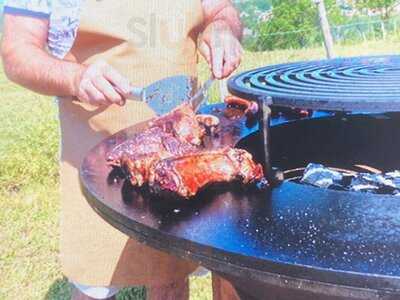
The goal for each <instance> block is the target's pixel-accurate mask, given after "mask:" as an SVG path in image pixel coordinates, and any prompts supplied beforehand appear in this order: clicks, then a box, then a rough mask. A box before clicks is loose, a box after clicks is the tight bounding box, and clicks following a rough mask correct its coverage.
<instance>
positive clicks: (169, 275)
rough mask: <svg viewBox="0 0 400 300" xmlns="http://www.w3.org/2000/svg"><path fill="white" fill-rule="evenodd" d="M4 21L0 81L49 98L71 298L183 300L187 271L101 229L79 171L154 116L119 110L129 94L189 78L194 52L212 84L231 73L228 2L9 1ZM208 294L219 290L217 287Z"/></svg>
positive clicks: (236, 47) (234, 50)
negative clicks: (98, 147)
mask: <svg viewBox="0 0 400 300" xmlns="http://www.w3.org/2000/svg"><path fill="white" fill-rule="evenodd" d="M4 13H5V17H4V32H3V40H2V45H1V54H2V58H3V65H4V69H5V72H6V74H7V76H8V77H9V78H10V79H11V80H13V81H14V82H16V83H18V84H20V85H22V86H24V87H26V88H28V89H31V90H33V91H36V92H38V93H41V94H45V95H54V96H58V106H59V117H60V127H61V138H62V140H61V162H60V170H61V172H60V174H61V255H60V257H61V263H62V268H63V272H64V274H65V275H66V276H67V277H68V278H69V280H70V281H71V282H73V284H74V286H75V290H74V294H73V299H106V298H110V297H113V295H115V293H116V292H117V291H118V289H119V288H121V287H127V286H137V285H145V286H147V289H148V292H147V294H148V297H149V298H150V299H163V300H164V299H174V300H175V299H177V300H178V299H187V297H188V282H187V277H188V275H189V274H190V273H191V272H192V271H193V270H194V269H195V268H196V266H195V265H193V264H192V263H190V262H187V261H184V260H181V259H178V258H176V257H172V256H169V255H167V254H165V253H161V252H159V251H156V250H154V249H151V248H148V247H146V246H144V245H142V244H139V243H138V242H136V241H134V240H132V239H129V238H128V237H126V236H125V235H124V234H122V233H120V232H118V231H117V230H115V229H114V228H112V227H111V226H110V225H108V224H106V223H105V222H104V221H103V220H102V219H101V218H100V217H98V216H97V215H96V213H95V212H93V210H92V209H91V208H90V207H89V205H88V204H87V202H86V200H85V198H84V196H83V195H82V193H81V190H80V186H79V176H78V169H79V166H80V163H81V162H82V159H83V157H84V156H85V154H86V153H87V152H88V151H89V149H90V148H91V147H93V146H94V145H95V144H97V143H98V142H100V141H101V140H103V139H104V138H106V137H107V136H109V135H111V134H113V133H115V132H117V131H119V130H121V129H123V128H126V127H128V126H131V125H133V124H135V123H137V122H140V121H144V120H147V119H149V118H151V117H152V116H154V114H153V112H152V111H151V110H150V109H149V108H148V107H147V106H146V105H144V104H141V103H135V102H133V101H129V102H126V101H125V97H124V95H126V94H127V93H128V91H129V90H130V88H131V87H132V86H146V85H147V84H149V83H151V82H154V81H156V80H158V79H161V78H163V77H167V76H172V75H180V74H187V75H192V76H195V75H196V64H197V50H199V51H200V53H201V54H202V55H203V56H204V58H205V59H206V60H207V62H208V64H209V65H210V69H211V71H212V73H213V74H214V76H215V77H216V78H217V79H221V78H225V77H227V76H229V75H230V74H231V73H232V72H233V71H234V70H235V69H236V68H237V67H238V65H239V63H240V57H241V54H242V49H241V46H240V43H239V40H240V36H241V33H242V28H241V25H240V21H239V17H238V14H237V12H236V10H235V9H234V7H233V5H232V4H231V2H230V1H229V0H204V1H201V0H163V1H156V0H118V1H114V0H85V1H83V0H53V1H50V0H47V1H46V0H8V2H6V5H5V8H4ZM198 44H199V47H197V45H198ZM214 286H215V287H223V286H226V284H223V283H221V280H220V279H219V280H218V282H216V284H214ZM223 294H224V293H221V291H218V292H217V293H216V295H223ZM226 295H228V294H226ZM228 297H229V299H232V296H228Z"/></svg>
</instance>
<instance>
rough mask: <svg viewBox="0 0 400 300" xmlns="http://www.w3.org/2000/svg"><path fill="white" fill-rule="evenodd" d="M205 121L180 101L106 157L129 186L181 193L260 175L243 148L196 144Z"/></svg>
mask: <svg viewBox="0 0 400 300" xmlns="http://www.w3.org/2000/svg"><path fill="white" fill-rule="evenodd" d="M205 120H207V124H205ZM209 121H210V120H209V118H205V117H204V116H201V115H200V116H196V114H195V113H194V112H193V110H192V109H191V107H190V106H189V105H187V104H184V105H181V106H180V107H178V108H177V109H175V110H174V111H172V112H171V113H169V114H167V115H165V116H162V117H160V118H158V119H156V120H154V121H153V122H151V123H150V125H149V128H148V129H147V130H145V131H144V132H141V133H139V134H137V135H135V136H134V137H133V138H131V139H128V140H127V141H125V142H124V143H122V144H120V145H118V146H116V147H115V148H114V149H113V150H112V151H111V152H110V153H108V154H107V162H108V164H109V165H111V166H113V167H119V168H122V169H123V170H124V172H125V174H126V175H127V177H128V178H129V180H130V182H131V184H132V185H133V186H139V187H140V186H143V185H144V184H148V185H149V186H150V187H152V190H154V191H156V190H157V191H160V190H168V191H170V192H174V193H176V194H178V195H180V196H182V197H184V198H189V197H192V196H194V195H195V194H196V193H197V191H198V190H199V189H201V188H203V187H205V186H206V185H208V184H211V183H214V182H215V183H216V182H229V181H232V180H236V179H240V180H242V182H243V183H249V182H253V181H257V180H260V179H261V178H262V177H263V173H262V168H261V166H260V165H257V164H255V163H254V162H253V160H252V157H251V154H250V153H248V152H246V151H245V150H239V149H233V148H226V149H220V150H214V151H205V150H204V149H203V148H202V146H201V143H202V138H203V137H204V135H205V132H206V130H205V126H208V125H210V124H208V123H210V122H209ZM212 123H213V124H214V125H215V124H216V123H217V122H216V121H215V120H214V121H213V122H212ZM216 125H217V124H216Z"/></svg>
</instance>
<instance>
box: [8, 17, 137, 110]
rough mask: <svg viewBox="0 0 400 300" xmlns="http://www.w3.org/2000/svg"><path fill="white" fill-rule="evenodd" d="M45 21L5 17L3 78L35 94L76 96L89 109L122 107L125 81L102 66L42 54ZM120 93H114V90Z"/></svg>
mask: <svg viewBox="0 0 400 300" xmlns="http://www.w3.org/2000/svg"><path fill="white" fill-rule="evenodd" d="M48 29H49V21H48V20H47V19H43V18H34V17H29V16H21V15H11V14H5V17H4V28H3V37H2V43H1V56H2V59H3V66H4V70H5V73H6V75H7V77H8V78H9V79H10V80H12V81H14V82H16V83H18V84H20V85H22V86H24V87H26V88H28V89H30V90H33V91H35V92H38V93H41V94H45V95H54V96H76V97H78V98H79V99H80V100H81V101H83V102H88V103H91V104H93V105H109V104H111V103H118V104H123V103H124V99H123V97H122V96H121V94H123V93H127V91H128V90H129V83H128V82H127V80H126V79H125V78H123V77H122V76H121V75H120V74H118V73H117V72H116V71H115V70H113V69H112V68H111V67H110V66H108V65H107V64H106V63H104V62H100V63H97V64H94V65H91V66H83V65H80V64H78V63H74V62H69V61H65V60H60V59H57V58H54V57H52V56H51V55H50V54H49V53H48V52H47V50H46V46H47V35H48ZM113 86H115V87H117V89H118V90H119V91H122V92H121V93H117V92H116V90H115V89H114V87H113Z"/></svg>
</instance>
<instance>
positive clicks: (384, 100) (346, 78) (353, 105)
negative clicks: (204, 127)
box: [228, 56, 400, 112]
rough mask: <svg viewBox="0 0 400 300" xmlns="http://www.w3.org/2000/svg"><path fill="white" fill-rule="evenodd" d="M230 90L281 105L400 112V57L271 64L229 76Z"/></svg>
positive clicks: (243, 95) (249, 97)
mask: <svg viewBox="0 0 400 300" xmlns="http://www.w3.org/2000/svg"><path fill="white" fill-rule="evenodd" d="M228 85H229V90H230V92H231V93H233V94H235V95H237V96H240V97H243V98H247V99H252V100H264V99H268V98H269V97H271V98H272V103H273V104H274V105H279V106H288V107H297V108H304V109H321V110H335V111H366V112H367V111H368V112H376V111H400V56H380V57H356V58H344V59H343V58H342V59H333V60H322V61H311V62H299V63H291V64H281V65H274V66H267V67H263V68H260V69H256V70H252V71H248V72H245V73H242V74H240V75H238V76H235V77H233V78H231V79H230V81H229V83H228Z"/></svg>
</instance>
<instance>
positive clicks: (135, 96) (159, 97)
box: [127, 75, 197, 116]
mask: <svg viewBox="0 0 400 300" xmlns="http://www.w3.org/2000/svg"><path fill="white" fill-rule="evenodd" d="M196 86H197V79H195V78H193V77H190V76H185V75H179V76H172V77H167V78H165V79H162V80H159V81H156V82H154V83H152V84H151V85H149V86H147V87H145V88H133V89H132V90H131V92H130V94H129V95H128V96H127V99H130V100H135V101H142V102H145V103H147V104H148V105H149V106H150V108H151V109H152V110H153V111H154V112H155V113H156V114H157V115H158V116H161V115H164V114H166V113H168V112H170V111H171V110H173V109H174V108H176V107H177V106H178V105H180V104H181V103H183V102H184V101H187V100H188V99H190V98H191V97H193V94H194V93H195V91H196Z"/></svg>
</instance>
